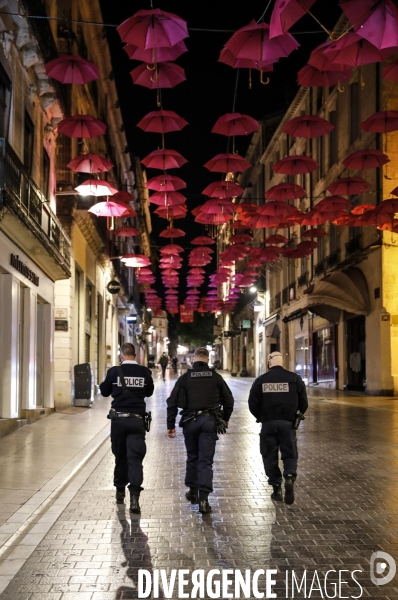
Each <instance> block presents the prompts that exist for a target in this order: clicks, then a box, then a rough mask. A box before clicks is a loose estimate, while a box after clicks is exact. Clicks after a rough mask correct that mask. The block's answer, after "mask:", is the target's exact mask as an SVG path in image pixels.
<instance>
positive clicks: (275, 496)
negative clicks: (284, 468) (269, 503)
mask: <svg viewBox="0 0 398 600" xmlns="http://www.w3.org/2000/svg"><path fill="white" fill-rule="evenodd" d="M272 487H273V488H274V491H273V493H272V494H271V498H272V500H283V496H282V485H281V484H280V483H279V484H278V485H273V486H272Z"/></svg>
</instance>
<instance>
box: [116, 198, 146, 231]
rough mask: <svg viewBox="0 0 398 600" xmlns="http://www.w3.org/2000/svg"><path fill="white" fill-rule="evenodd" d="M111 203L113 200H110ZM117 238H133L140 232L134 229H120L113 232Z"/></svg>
mask: <svg viewBox="0 0 398 600" xmlns="http://www.w3.org/2000/svg"><path fill="white" fill-rule="evenodd" d="M112 201H113V200H112ZM113 233H114V234H115V235H117V236H118V237H134V236H136V235H140V232H139V231H137V229H135V228H134V227H120V228H119V229H116V231H114V232H113Z"/></svg>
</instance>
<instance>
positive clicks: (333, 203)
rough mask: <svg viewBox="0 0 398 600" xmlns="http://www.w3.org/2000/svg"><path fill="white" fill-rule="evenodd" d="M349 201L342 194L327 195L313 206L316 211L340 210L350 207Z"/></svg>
mask: <svg viewBox="0 0 398 600" xmlns="http://www.w3.org/2000/svg"><path fill="white" fill-rule="evenodd" d="M351 206H352V205H351V202H350V201H349V200H346V199H345V198H343V197H342V196H327V197H326V198H324V199H323V200H321V201H320V202H318V204H317V205H316V206H315V210H316V211H318V212H319V211H320V210H326V211H329V210H330V211H332V212H335V211H336V210H337V211H340V210H348V209H349V208H351Z"/></svg>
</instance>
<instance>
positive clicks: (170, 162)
mask: <svg viewBox="0 0 398 600" xmlns="http://www.w3.org/2000/svg"><path fill="white" fill-rule="evenodd" d="M141 162H142V164H143V165H145V166H146V167H148V169H161V170H162V171H166V170H167V169H177V168H179V167H182V165H184V164H185V163H186V162H188V161H187V160H186V159H185V158H184V157H183V156H182V155H181V154H180V153H179V152H177V151H176V150H165V149H163V150H153V151H152V152H151V153H150V154H148V156H146V157H145V158H143V159H142V161H141Z"/></svg>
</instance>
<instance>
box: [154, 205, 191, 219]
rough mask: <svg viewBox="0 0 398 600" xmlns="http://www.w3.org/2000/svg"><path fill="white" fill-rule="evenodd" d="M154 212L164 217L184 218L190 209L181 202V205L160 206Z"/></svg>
mask: <svg viewBox="0 0 398 600" xmlns="http://www.w3.org/2000/svg"><path fill="white" fill-rule="evenodd" d="M154 212H155V213H156V214H157V215H158V216H159V217H161V218H162V219H183V218H184V217H185V216H186V214H187V212H188V209H187V207H186V206H184V205H182V204H180V205H179V206H159V208H156V209H155V210H154Z"/></svg>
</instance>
